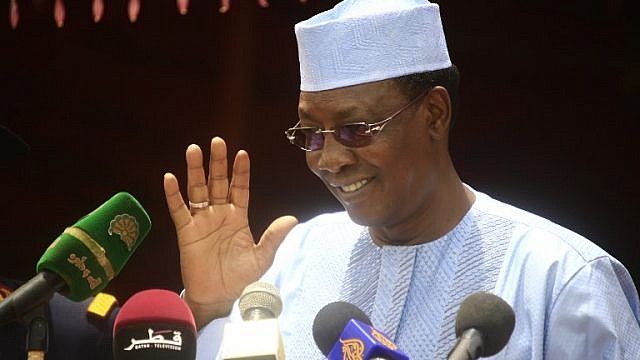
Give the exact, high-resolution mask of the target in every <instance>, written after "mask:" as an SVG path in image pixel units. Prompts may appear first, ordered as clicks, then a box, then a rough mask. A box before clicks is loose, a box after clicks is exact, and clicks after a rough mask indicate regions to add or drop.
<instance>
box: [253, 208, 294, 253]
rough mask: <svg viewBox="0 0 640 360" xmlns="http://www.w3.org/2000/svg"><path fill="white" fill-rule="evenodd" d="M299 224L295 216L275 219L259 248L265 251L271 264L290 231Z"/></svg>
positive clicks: (265, 232) (266, 231) (261, 239)
mask: <svg viewBox="0 0 640 360" xmlns="http://www.w3.org/2000/svg"><path fill="white" fill-rule="evenodd" d="M297 224H298V219H296V218H295V217H293V216H290V215H287V216H281V217H279V218H277V219H275V220H274V221H273V222H272V223H271V225H269V227H268V228H267V230H265V231H264V233H263V234H262V237H260V242H258V245H257V246H258V247H259V248H262V249H263V250H264V251H265V255H266V256H267V257H268V258H269V262H270V263H271V262H273V258H274V257H275V255H276V250H278V247H280V244H282V241H283V240H284V237H285V236H287V234H288V233H289V231H291V229H293V227H294V226H296V225H297Z"/></svg>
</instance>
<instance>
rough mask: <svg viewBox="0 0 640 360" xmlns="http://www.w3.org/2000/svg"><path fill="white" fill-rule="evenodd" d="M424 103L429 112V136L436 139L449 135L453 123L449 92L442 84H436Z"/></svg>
mask: <svg viewBox="0 0 640 360" xmlns="http://www.w3.org/2000/svg"><path fill="white" fill-rule="evenodd" d="M424 104H425V105H426V106H427V111H428V113H429V117H428V120H427V121H428V130H429V136H430V137H431V138H432V139H434V140H440V139H444V138H446V137H447V134H448V132H449V125H450V124H451V98H450V97H449V92H448V91H447V89H445V88H444V87H442V86H435V87H434V88H432V89H431V90H429V93H427V95H425V99H424Z"/></svg>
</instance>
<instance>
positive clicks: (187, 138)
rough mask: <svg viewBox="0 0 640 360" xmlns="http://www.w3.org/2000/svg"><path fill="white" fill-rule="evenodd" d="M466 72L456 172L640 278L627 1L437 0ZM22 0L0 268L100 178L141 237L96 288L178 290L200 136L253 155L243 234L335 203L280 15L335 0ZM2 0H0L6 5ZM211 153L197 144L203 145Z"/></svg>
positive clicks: (13, 56)
mask: <svg viewBox="0 0 640 360" xmlns="http://www.w3.org/2000/svg"><path fill="white" fill-rule="evenodd" d="M437 2H438V3H439V4H440V6H441V12H442V15H443V21H444V25H445V31H446V33H447V38H448V43H449V50H450V54H451V58H452V60H453V62H454V63H455V64H457V65H458V67H459V68H460V70H461V73H462V87H461V91H462V95H461V101H462V102H461V105H462V108H461V114H460V119H459V121H458V123H457V124H456V126H455V127H454V129H453V131H452V134H451V138H452V140H451V151H452V153H453V157H454V161H455V163H456V164H457V168H458V171H459V173H460V175H461V177H462V179H463V180H464V181H465V182H467V183H468V184H469V185H471V186H472V187H474V188H476V189H478V190H481V191H483V192H486V193H488V194H490V195H492V196H494V197H495V198H497V199H500V200H503V201H506V202H509V203H512V204H514V205H516V206H519V207H522V208H524V209H527V210H529V211H532V212H534V213H537V214H540V215H542V216H544V217H547V218H549V219H551V220H553V221H555V222H557V223H559V224H561V225H564V226H566V227H569V228H571V229H573V230H574V231H576V232H578V233H580V234H582V235H584V236H586V237H588V238H589V239H591V240H592V241H594V242H595V243H597V244H599V245H600V246H601V247H603V248H604V249H606V250H607V251H609V252H610V253H611V254H613V255H614V256H616V257H617V258H618V259H620V260H621V261H622V262H623V263H624V264H626V265H627V267H628V268H629V269H630V271H631V272H632V275H633V276H634V278H635V281H636V283H638V281H639V280H640V261H639V260H638V254H639V251H638V250H637V244H636V243H637V241H638V235H637V231H636V228H635V226H636V225H637V224H638V222H639V220H640V211H639V208H640V201H639V197H638V191H637V189H636V178H635V176H636V175H635V174H636V173H637V171H636V170H637V168H638V150H637V143H638V134H639V130H640V127H639V125H638V120H639V119H640V117H639V115H640V111H639V110H638V109H639V106H640V101H639V97H638V89H639V88H640V51H639V50H640V44H639V43H640V41H639V40H638V37H637V35H635V34H636V30H637V29H638V26H637V25H638V24H637V21H636V20H635V19H636V18H637V15H636V12H635V11H633V10H634V9H631V1H626V2H625V1H623V0H606V1H605V0H572V1H540V0H536V1H533V0H509V1H507V0H492V1H453V0H441V1H437ZM52 3H53V1H44V0H36V1H18V4H19V5H20V16H21V17H20V23H19V25H18V27H17V29H16V30H12V29H11V27H10V25H9V22H8V21H5V22H0V123H1V124H4V125H5V126H7V127H9V128H11V129H12V130H13V131H15V132H16V133H18V134H20V135H21V136H22V137H23V138H24V139H25V140H26V141H27V142H28V143H29V144H30V145H31V152H30V154H29V155H28V156H24V157H19V158H15V159H13V160H6V161H3V163H2V164H1V165H0V171H1V176H0V178H1V183H0V186H2V187H1V188H0V189H2V194H1V199H2V207H1V208H0V209H1V210H0V214H1V215H0V230H1V232H0V233H1V234H2V245H1V247H0V273H1V274H3V275H6V276H11V277H14V278H22V279H28V278H30V277H31V276H32V274H33V273H34V268H35V263H36V261H37V260H38V258H39V257H40V255H41V254H42V252H43V251H44V249H45V248H46V247H47V246H48V245H49V243H50V242H51V241H53V240H54V239H55V238H56V237H57V235H58V234H59V233H61V232H62V231H63V230H64V228H65V227H66V226H68V225H71V224H73V223H74V222H75V220H77V218H79V217H81V216H83V215H85V214H86V213H88V212H90V211H91V210H93V209H94V208H96V207H97V206H98V205H100V204H101V203H102V202H104V201H105V200H107V199H108V198H109V197H111V196H112V195H113V194H114V193H116V192H118V191H121V190H125V191H129V192H131V193H132V194H133V195H134V196H135V197H136V198H137V199H138V200H139V201H140V202H141V203H142V205H143V206H144V207H145V208H146V209H147V210H148V212H149V213H150V216H151V218H152V221H153V228H152V231H151V233H150V235H149V236H148V237H147V239H146V240H145V241H144V243H143V244H142V245H141V246H140V248H139V249H138V250H137V252H136V253H135V254H134V255H133V257H132V259H131V260H130V262H129V264H128V265H127V266H126V267H125V269H124V270H123V271H122V273H121V274H120V275H119V276H118V277H117V278H116V279H114V280H113V281H112V283H111V284H110V285H109V287H108V288H107V290H108V291H109V292H111V293H114V294H116V295H117V296H118V298H120V299H121V301H123V300H125V299H126V298H127V297H128V296H130V295H131V294H133V293H135V292H137V291H140V290H142V289H146V288H168V289H172V290H179V289H181V286H182V285H181V280H180V274H179V264H178V252H177V245H176V241H175V233H174V230H173V226H172V223H171V220H170V218H169V216H168V213H167V210H166V206H165V203H164V197H163V191H162V176H163V174H164V173H165V172H167V171H171V172H174V173H176V175H177V176H178V177H179V179H181V180H183V185H184V179H185V164H184V149H185V148H186V146H187V145H188V144H190V143H197V144H200V145H201V146H204V147H205V148H208V143H209V140H210V138H211V137H212V136H214V135H219V136H222V137H224V138H225V139H226V140H227V142H228V144H229V148H230V151H231V152H235V151H237V150H238V149H241V148H242V149H246V150H248V151H249V154H250V155H251V159H252V164H251V165H252V169H251V177H252V183H251V186H252V188H251V204H250V216H251V226H252V231H253V232H254V234H256V236H259V234H261V233H262V231H263V229H264V228H265V226H266V225H267V224H268V223H269V222H270V221H271V220H272V219H273V218H275V217H276V216H279V215H283V214H293V215H296V216H298V217H299V218H300V219H302V220H304V219H308V218H309V217H311V216H313V215H314V214H318V213H320V212H322V211H329V210H339V209H340V207H339V204H338V203H337V202H336V201H334V200H333V198H332V197H331V195H330V194H329V193H328V191H326V190H325V189H324V187H323V185H322V184H321V183H320V182H319V180H316V179H315V178H314V176H313V175H312V174H311V173H310V172H309V171H308V170H307V169H306V165H305V162H304V154H303V152H302V151H299V150H297V149H296V148H294V147H292V146H291V145H289V144H288V143H287V141H286V140H285V139H284V136H283V130H284V129H285V128H287V127H289V126H291V125H293V124H294V123H295V122H296V119H297V112H296V105H297V96H298V84H299V76H298V62H297V50H296V44H295V37H294V34H293V25H294V24H295V23H296V22H298V21H300V20H303V19H305V18H307V17H309V16H311V15H313V14H316V13H318V12H320V11H322V10H326V9H328V8H330V7H332V6H333V5H334V4H335V3H336V1H324V0H308V3H307V4H304V5H303V4H299V3H298V2H296V1H294V0H273V1H272V2H271V6H270V8H268V9H261V8H259V7H258V5H257V4H256V3H255V2H254V1H251V0H235V1H234V2H233V3H232V9H231V11H230V12H229V13H228V14H225V15H221V14H219V13H218V12H217V7H218V3H217V2H216V1H214V0H196V1H192V2H191V5H190V9H189V13H188V14H187V15H184V16H181V15H179V14H178V12H177V11H176V5H175V2H173V1H170V0H162V1H160V0H157V1H145V2H143V3H142V9H141V12H140V15H139V17H138V20H137V22H136V23H130V22H129V20H128V19H127V15H126V14H127V12H126V8H127V3H126V2H125V1H122V0H111V1H108V2H107V3H106V9H105V14H104V18H103V19H102V21H101V22H100V23H97V24H95V23H93V21H92V18H91V3H90V1H89V0H82V1H80V0H75V1H67V18H66V22H65V25H64V27H62V28H56V26H55V23H54V20H53V15H52V7H53V4H52ZM8 9H9V1H6V0H5V1H0V20H3V19H7V18H8ZM207 154H208V151H207Z"/></svg>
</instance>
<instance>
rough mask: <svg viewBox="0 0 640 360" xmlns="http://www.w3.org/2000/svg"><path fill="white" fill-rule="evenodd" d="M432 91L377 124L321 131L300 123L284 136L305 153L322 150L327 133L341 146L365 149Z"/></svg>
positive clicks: (353, 124) (362, 124)
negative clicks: (388, 126)
mask: <svg viewBox="0 0 640 360" xmlns="http://www.w3.org/2000/svg"><path fill="white" fill-rule="evenodd" d="M429 90H430V89H427V90H425V91H424V92H423V93H421V94H420V95H418V96H416V97H415V98H413V99H412V100H411V101H409V103H408V104H406V105H405V106H403V107H402V108H400V110H398V111H396V112H395V113H393V114H392V115H391V116H389V117H388V118H386V119H384V120H382V121H378V122H375V123H371V124H367V123H364V122H357V123H350V124H344V125H342V126H339V127H338V128H336V129H330V130H325V129H320V128H317V127H313V126H298V125H300V121H298V122H297V123H296V125H295V126H294V127H292V128H289V129H287V130H286V131H285V132H284V134H285V135H286V136H287V139H288V140H289V142H290V143H291V144H293V145H296V146H297V147H299V148H300V149H302V150H304V151H315V150H320V149H322V147H323V146H324V137H325V134H327V133H332V134H333V137H334V138H335V139H336V141H338V142H339V143H340V144H342V145H344V146H348V147H353V148H357V147H363V146H367V145H369V144H371V142H372V141H373V136H374V135H376V134H378V133H379V132H381V131H382V129H384V127H385V125H387V123H388V122H389V121H391V120H392V119H393V118H395V117H396V116H398V115H400V114H401V113H402V112H403V111H405V110H406V109H408V108H409V107H411V105H413V104H415V103H416V102H417V101H418V100H419V99H421V98H422V97H423V96H424V95H426V94H427V93H428V92H429Z"/></svg>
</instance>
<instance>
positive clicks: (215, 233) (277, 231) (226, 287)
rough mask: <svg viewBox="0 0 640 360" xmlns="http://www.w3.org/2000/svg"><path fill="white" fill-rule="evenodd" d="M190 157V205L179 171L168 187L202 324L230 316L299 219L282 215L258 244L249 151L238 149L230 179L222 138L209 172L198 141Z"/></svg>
mask: <svg viewBox="0 0 640 360" xmlns="http://www.w3.org/2000/svg"><path fill="white" fill-rule="evenodd" d="M186 159H187V168H188V170H187V185H188V197H189V207H187V205H186V204H185V202H184V200H183V198H182V195H181V194H180V190H179V186H178V180H177V179H176V177H175V176H174V175H173V174H170V173H167V174H165V176H164V191H165V196H166V198H167V205H168V207H169V211H170V213H171V219H172V220H173V223H174V225H175V227H176V232H177V235H178V247H179V249H180V267H181V271H182V281H183V284H184V287H185V300H186V302H187V304H189V307H190V308H191V310H192V311H193V314H194V316H195V318H196V324H197V325H198V327H201V326H203V325H205V324H207V323H208V322H210V321H211V320H213V319H216V318H219V317H223V316H226V315H227V314H228V313H229V312H230V310H231V306H232V305H233V302H234V301H235V300H236V299H237V298H238V297H239V296H240V294H241V293H242V290H243V289H244V288H245V287H246V286H247V285H249V284H250V283H252V282H254V281H256V280H257V279H258V278H260V276H262V275H263V274H264V273H265V272H266V271H267V269H268V268H269V267H270V266H271V264H272V263H273V258H274V256H275V253H276V250H277V248H278V246H279V245H280V243H281V242H282V240H283V239H284V237H285V235H286V234H287V233H288V232H289V231H290V230H291V228H293V226H295V224H296V223H297V220H296V218H294V217H292V216H283V217H280V218H278V219H276V220H275V221H273V222H272V223H271V225H269V227H268V228H267V230H265V232H264V233H263V234H262V236H261V238H260V241H259V242H258V243H257V244H256V243H255V242H254V239H253V236H252V234H251V231H250V229H249V221H248V216H247V209H248V205H249V154H247V152H246V151H243V150H241V151H238V153H237V154H236V157H235V160H234V163H233V171H232V177H231V183H230V184H229V181H228V177H227V147H226V144H225V142H224V140H222V139H221V138H218V137H216V138H213V139H212V140H211V157H210V161H209V176H208V178H205V171H204V168H203V155H202V151H201V150H200V148H199V147H198V146H197V145H190V146H189V147H188V148H187V151H186Z"/></svg>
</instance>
